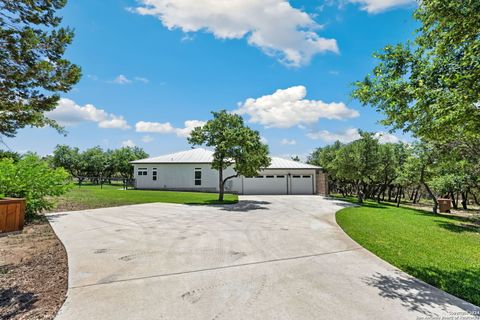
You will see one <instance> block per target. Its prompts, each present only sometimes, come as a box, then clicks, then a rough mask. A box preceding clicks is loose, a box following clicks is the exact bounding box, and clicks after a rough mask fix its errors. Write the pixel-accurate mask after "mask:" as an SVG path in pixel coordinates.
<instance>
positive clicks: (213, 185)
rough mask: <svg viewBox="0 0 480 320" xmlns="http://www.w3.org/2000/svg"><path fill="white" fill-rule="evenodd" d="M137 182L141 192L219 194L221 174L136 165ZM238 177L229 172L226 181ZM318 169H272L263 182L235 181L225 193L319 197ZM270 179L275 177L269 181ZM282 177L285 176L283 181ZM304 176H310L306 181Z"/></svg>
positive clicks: (208, 168) (190, 168)
mask: <svg viewBox="0 0 480 320" xmlns="http://www.w3.org/2000/svg"><path fill="white" fill-rule="evenodd" d="M140 168H145V169H147V170H146V171H147V175H141V176H140V175H138V172H139V169H140ZM153 168H156V169H157V180H156V181H154V180H153V174H152V172H153ZM196 168H201V171H202V185H200V186H196V185H195V169H196ZM134 170H135V171H134V178H135V180H136V188H138V189H167V190H197V191H207V192H218V171H216V170H213V169H211V165H210V164H206V163H205V164H195V163H186V164H182V163H178V164H177V163H173V164H134ZM233 174H235V172H234V170H233V169H231V168H228V169H227V170H225V171H224V177H228V176H230V175H233ZM315 175H316V170H315V169H270V170H263V171H261V172H260V173H259V176H264V177H263V178H245V177H239V178H233V179H231V180H229V181H227V184H226V186H225V190H226V191H227V192H236V193H239V194H315V192H316V190H315V189H316V183H315V181H316V176H315ZM266 176H273V178H267V177H266ZM278 176H284V177H283V178H279V177H278ZM297 176H299V178H296V177H297ZM304 176H310V178H305V177H304ZM287 192H288V193H287Z"/></svg>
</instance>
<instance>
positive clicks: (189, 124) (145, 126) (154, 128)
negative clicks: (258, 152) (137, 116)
mask: <svg viewBox="0 0 480 320" xmlns="http://www.w3.org/2000/svg"><path fill="white" fill-rule="evenodd" d="M204 124H205V122H204V121H199V120H187V121H185V123H184V127H183V128H175V127H174V126H172V124H171V123H170V122H165V123H161V122H146V121H139V122H137V123H136V124H135V130H136V131H137V132H149V133H162V134H168V133H174V134H176V135H177V136H178V137H184V138H186V137H188V136H189V135H190V132H192V130H193V129H194V128H195V127H201V126H203V125H204Z"/></svg>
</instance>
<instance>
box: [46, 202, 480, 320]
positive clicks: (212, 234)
mask: <svg viewBox="0 0 480 320" xmlns="http://www.w3.org/2000/svg"><path fill="white" fill-rule="evenodd" d="M345 206H347V204H345V203H342V202H339V201H334V200H327V199H325V198H322V197H319V196H249V197H241V202H240V203H239V204H237V205H234V206H188V205H176V204H145V205H136V206H126V207H118V208H107V209H96V210H88V211H81V212H69V213H60V214H53V215H50V216H49V220H50V221H51V223H52V226H53V228H54V230H55V232H56V233H57V235H58V236H59V237H60V239H61V240H62V242H63V243H64V244H65V247H66V249H67V253H68V262H69V271H70V272H69V289H68V298H67V301H66V302H65V305H64V306H63V307H62V309H61V310H60V312H59V315H58V319H70V320H71V319H82V320H83V319H104V320H106V319H262V320H264V319H418V317H434V316H454V315H457V316H458V315H459V314H460V315H462V314H463V315H466V314H465V311H470V312H472V311H473V312H477V314H480V309H479V308H475V307H474V306H472V305H471V304H468V303H466V302H464V301H462V300H460V299H457V298H455V297H453V296H451V295H448V294H446V293H444V292H442V291H440V290H437V289H435V288H433V287H431V286H429V285H426V284H424V283H422V282H420V281H418V280H415V279H413V278H411V277H409V276H407V275H405V274H404V273H402V272H399V271H398V270H397V269H395V268H393V267H392V266H390V265H389V264H387V263H385V262H383V261H382V260H380V259H378V258H377V257H375V256H374V255H372V254H371V253H369V252H368V251H366V250H364V249H362V248H361V247H359V245H357V244H356V243H355V242H354V241H352V240H351V239H350V238H349V237H348V236H347V235H345V233H343V231H342V230H341V229H340V228H339V227H338V226H337V224H336V223H335V216H334V213H335V212H336V211H337V210H339V209H341V208H343V207H345ZM453 313H455V314H453ZM472 318H473V317H472ZM465 319H471V318H470V317H465Z"/></svg>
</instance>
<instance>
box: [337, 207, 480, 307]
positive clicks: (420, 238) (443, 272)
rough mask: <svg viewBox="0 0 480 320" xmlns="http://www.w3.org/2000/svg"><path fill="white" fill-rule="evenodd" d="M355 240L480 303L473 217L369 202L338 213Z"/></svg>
mask: <svg viewBox="0 0 480 320" xmlns="http://www.w3.org/2000/svg"><path fill="white" fill-rule="evenodd" d="M336 219H337V223H338V224H339V225H340V226H341V227H342V229H343V230H344V231H345V232H346V233H347V234H348V235H349V236H350V237H352V239H354V240H355V241H356V242H357V243H359V244H360V245H362V246H363V247H365V248H366V249H368V250H369V251H371V252H373V253H374V254H376V255H377V256H379V257H380V258H382V259H384V260H385V261H388V262H389V263H391V264H393V265H394V266H396V267H398V268H400V269H401V270H403V271H405V272H407V273H409V274H410V275H412V276H414V277H417V278H419V279H421V280H423V281H425V282H427V283H429V284H431V285H433V286H436V287H437V288H440V289H442V290H444V291H447V292H449V293H451V294H453V295H455V296H457V297H459V298H462V299H464V300H467V301H469V302H471V303H473V304H476V305H480V250H478V248H479V246H480V232H479V231H480V230H479V227H478V225H476V224H475V221H473V220H470V219H468V218H462V217H456V216H439V215H433V214H430V213H427V212H424V211H418V210H413V209H407V208H395V207H393V206H391V205H386V204H376V203H372V202H370V201H366V202H365V203H364V205H363V206H361V207H351V208H347V209H343V210H341V211H339V212H338V213H337V216H336Z"/></svg>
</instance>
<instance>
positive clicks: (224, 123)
mask: <svg viewBox="0 0 480 320" xmlns="http://www.w3.org/2000/svg"><path fill="white" fill-rule="evenodd" d="M212 114H213V119H212V120H209V121H208V122H207V123H206V124H205V125H204V126H202V127H197V128H195V129H194V130H193V131H192V133H191V135H190V137H189V138H188V142H189V143H190V144H192V145H206V146H208V147H213V148H214V153H213V162H212V169H216V170H218V172H219V190H220V192H219V197H218V200H219V201H223V195H224V193H225V183H226V182H227V181H228V180H229V179H233V178H235V177H238V176H240V175H242V176H245V177H253V176H256V175H257V174H258V171H259V170H260V169H262V168H266V167H268V166H269V165H270V161H271V159H270V157H269V156H268V146H267V145H266V144H263V143H262V141H261V137H260V134H259V133H258V131H254V130H252V129H250V128H249V127H247V126H245V124H244V122H243V118H242V117H241V116H239V115H237V114H230V113H228V112H227V111H225V110H222V111H219V112H212ZM228 167H233V169H234V171H235V174H234V175H231V176H228V177H224V176H223V171H224V170H225V169H227V168H228Z"/></svg>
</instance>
